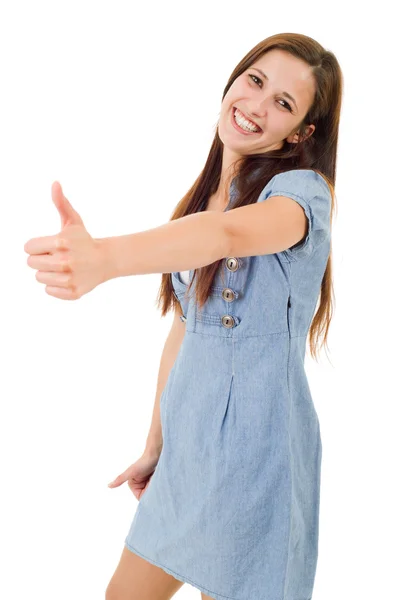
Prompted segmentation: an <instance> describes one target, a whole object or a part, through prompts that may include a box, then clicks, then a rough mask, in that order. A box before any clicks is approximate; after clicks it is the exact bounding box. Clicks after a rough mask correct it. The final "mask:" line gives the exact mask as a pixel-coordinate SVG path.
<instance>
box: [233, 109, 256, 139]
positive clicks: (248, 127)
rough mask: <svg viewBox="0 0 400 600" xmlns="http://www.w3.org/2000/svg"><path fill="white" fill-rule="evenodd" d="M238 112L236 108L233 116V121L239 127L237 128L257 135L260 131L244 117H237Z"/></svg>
mask: <svg viewBox="0 0 400 600" xmlns="http://www.w3.org/2000/svg"><path fill="white" fill-rule="evenodd" d="M238 111H239V109H238V108H237V109H236V110H235V112H234V114H233V118H234V119H235V121H236V123H237V124H238V125H239V127H240V128H241V129H243V130H244V131H248V132H251V133H258V132H259V131H260V129H259V128H258V127H256V126H255V125H253V123H251V122H250V121H248V120H247V119H245V118H244V117H242V116H238V115H239V113H238Z"/></svg>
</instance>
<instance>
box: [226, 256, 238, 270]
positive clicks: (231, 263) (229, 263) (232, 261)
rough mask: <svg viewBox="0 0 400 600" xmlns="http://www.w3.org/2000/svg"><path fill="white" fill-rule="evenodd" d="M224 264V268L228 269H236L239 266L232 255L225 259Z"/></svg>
mask: <svg viewBox="0 0 400 600" xmlns="http://www.w3.org/2000/svg"><path fill="white" fill-rule="evenodd" d="M225 264H226V268H227V269H229V271H237V270H238V268H239V261H238V259H237V258H235V257H234V256H229V257H228V258H227V259H226V261H225Z"/></svg>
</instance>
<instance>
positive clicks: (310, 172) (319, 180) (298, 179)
mask: <svg viewBox="0 0 400 600" xmlns="http://www.w3.org/2000/svg"><path fill="white" fill-rule="evenodd" d="M264 191H265V192H267V193H268V192H272V191H273V193H274V195H278V194H279V192H282V193H281V195H282V196H284V195H286V194H285V191H286V192H287V191H289V192H292V193H294V194H296V193H297V194H298V195H299V196H301V197H303V199H304V200H307V199H311V198H313V197H314V196H315V195H321V194H322V195H325V196H326V195H327V196H328V197H329V198H330V197H331V191H330V187H329V185H328V183H327V181H326V180H325V178H324V177H323V176H322V175H320V173H317V171H314V169H291V170H290V171H284V172H283V173H278V174H277V175H275V176H274V177H272V178H271V179H270V181H269V182H268V183H267V184H266V186H265V187H264V190H263V192H264ZM269 195H271V194H269Z"/></svg>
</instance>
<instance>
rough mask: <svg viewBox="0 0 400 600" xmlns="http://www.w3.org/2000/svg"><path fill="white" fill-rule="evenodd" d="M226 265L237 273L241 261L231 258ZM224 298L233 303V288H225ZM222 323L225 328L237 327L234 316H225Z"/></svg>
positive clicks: (234, 295) (234, 294) (234, 296)
mask: <svg viewBox="0 0 400 600" xmlns="http://www.w3.org/2000/svg"><path fill="white" fill-rule="evenodd" d="M225 265H226V268H227V269H228V270H229V271H232V272H235V271H237V270H238V268H239V261H238V259H237V258H236V257H235V256H229V257H228V258H227V259H226V260H225ZM222 297H223V299H224V300H226V301H227V302H233V301H234V300H235V298H236V293H235V292H234V291H233V290H231V288H224V289H223V291H222ZM221 323H222V325H223V326H224V327H226V328H227V329H230V328H231V327H234V326H235V319H234V317H233V316H232V315H224V316H223V317H221Z"/></svg>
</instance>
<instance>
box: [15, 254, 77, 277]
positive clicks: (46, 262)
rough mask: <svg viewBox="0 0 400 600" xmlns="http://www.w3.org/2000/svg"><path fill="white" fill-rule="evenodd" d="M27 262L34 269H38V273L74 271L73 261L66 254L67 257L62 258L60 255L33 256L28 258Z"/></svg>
mask: <svg viewBox="0 0 400 600" xmlns="http://www.w3.org/2000/svg"><path fill="white" fill-rule="evenodd" d="M26 262H27V264H28V265H29V266H30V267H32V269H37V270H38V271H55V272H57V273H60V272H61V273H65V272H68V271H71V270H72V263H71V259H70V258H68V257H67V255H66V254H65V257H62V255H60V254H56V255H54V254H40V255H31V256H28V258H27V261H26Z"/></svg>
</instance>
